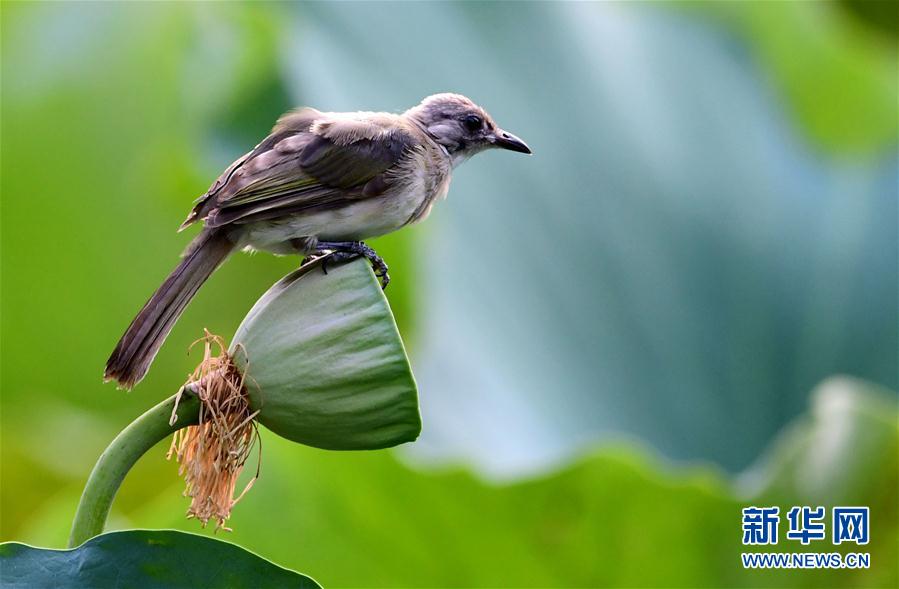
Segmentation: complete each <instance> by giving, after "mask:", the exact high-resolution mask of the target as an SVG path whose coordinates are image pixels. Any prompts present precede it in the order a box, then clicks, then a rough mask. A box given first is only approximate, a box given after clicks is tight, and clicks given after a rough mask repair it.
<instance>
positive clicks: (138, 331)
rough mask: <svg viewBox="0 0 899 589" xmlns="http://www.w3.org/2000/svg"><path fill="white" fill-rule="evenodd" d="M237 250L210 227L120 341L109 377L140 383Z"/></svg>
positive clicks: (123, 384)
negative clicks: (199, 294) (212, 278)
mask: <svg viewBox="0 0 899 589" xmlns="http://www.w3.org/2000/svg"><path fill="white" fill-rule="evenodd" d="M233 249H234V244H233V243H232V242H231V241H230V240H229V239H228V238H227V237H226V236H225V235H224V234H223V233H222V232H221V231H218V230H215V229H207V230H204V231H203V232H202V233H200V235H198V236H197V238H196V239H195V240H194V241H193V242H192V243H191V244H190V247H188V249H187V252H186V253H185V255H184V257H183V259H182V260H181V263H180V264H178V267H177V268H175V269H174V270H173V271H172V273H171V274H169V276H168V278H166V279H165V282H163V283H162V286H160V287H159V288H158V289H156V292H155V293H153V296H152V297H150V300H149V301H147V304H145V305H144V307H143V309H141V310H140V313H138V314H137V317H135V318H134V320H133V321H132V322H131V325H129V326H128V330H127V331H125V335H123V336H122V339H120V340H119V343H118V345H116V347H115V350H113V352H112V355H111V356H110V357H109V360H107V361H106V372H105V373H104V379H105V380H107V381H109V380H115V381H118V383H119V385H120V386H121V387H122V388H125V389H130V388H131V387H133V386H134V385H136V384H137V383H138V382H140V380H141V379H142V378H143V377H144V375H145V374H146V373H147V370H149V368H150V364H151V363H152V362H153V359H154V358H155V357H156V353H157V352H158V351H159V348H160V346H162V342H164V341H165V338H166V337H167V336H168V334H169V332H170V331H171V330H172V327H173V326H174V325H175V322H176V321H177V320H178V317H180V316H181V313H183V312H184V309H185V308H186V307H187V304H188V303H190V301H191V299H193V297H194V295H195V294H196V293H197V290H199V288H200V286H202V285H203V283H204V282H206V279H207V278H209V277H210V276H211V275H212V273H213V272H215V270H216V268H218V267H219V266H220V265H221V263H222V262H224V261H225V259H226V258H227V257H228V254H230V253H231V251H232V250H233Z"/></svg>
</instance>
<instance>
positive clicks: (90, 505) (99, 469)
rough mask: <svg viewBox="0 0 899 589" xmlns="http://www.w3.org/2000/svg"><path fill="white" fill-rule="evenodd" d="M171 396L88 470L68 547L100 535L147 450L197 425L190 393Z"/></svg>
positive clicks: (127, 430)
mask: <svg viewBox="0 0 899 589" xmlns="http://www.w3.org/2000/svg"><path fill="white" fill-rule="evenodd" d="M178 397H179V395H174V396H172V397H170V398H168V399H166V400H165V401H163V402H162V403H160V404H158V405H156V406H155V407H153V408H152V409H150V410H149V411H147V412H146V413H144V414H143V415H141V416H140V417H138V418H137V419H135V420H134V421H133V422H131V425H129V426H128V427H126V428H125V429H124V430H122V432H121V433H120V434H119V435H118V436H116V438H115V439H114V440H113V441H112V443H111V444H110V445H109V447H108V448H106V450H105V451H104V452H103V454H102V455H101V456H100V459H99V460H98V461H97V464H96V465H95V466H94V469H93V470H92V471H91V474H90V476H89V477H88V479H87V484H86V485H85V487H84V492H83V493H82V494H81V501H80V502H79V503H78V510H77V511H76V512H75V520H74V521H73V522H72V533H71V534H70V536H69V548H75V547H76V546H80V545H81V544H83V543H84V542H86V541H87V540H90V539H91V538H93V537H94V536H98V535H100V534H102V533H103V528H104V527H105V526H106V518H107V517H108V516H109V509H110V507H111V506H112V501H113V499H115V496H116V493H117V492H118V490H119V487H120V486H121V485H122V481H123V480H124V479H125V475H126V474H128V471H129V470H131V468H132V467H133V466H134V464H135V463H136V462H137V461H138V459H139V458H140V457H141V456H143V455H144V454H145V453H146V452H147V451H148V450H149V449H150V448H152V447H153V446H155V445H156V444H157V443H159V442H161V441H162V440H164V439H165V438H166V437H167V436H170V435H172V434H173V433H174V432H176V431H177V430H179V429H181V428H183V427H187V426H189V425H195V424H197V423H198V422H199V413H200V401H199V400H198V399H197V397H196V396H195V395H193V394H182V395H180V400H177V407H178V410H177V417H175V419H174V420H173V421H171V423H170V420H171V418H173V417H174V416H173V414H172V412H173V410H174V409H175V405H176V399H178Z"/></svg>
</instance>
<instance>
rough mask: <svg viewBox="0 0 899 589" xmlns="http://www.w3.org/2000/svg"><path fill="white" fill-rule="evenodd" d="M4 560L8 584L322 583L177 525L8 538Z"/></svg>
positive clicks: (306, 587)
mask: <svg viewBox="0 0 899 589" xmlns="http://www.w3.org/2000/svg"><path fill="white" fill-rule="evenodd" d="M0 564H2V568H3V587H4V588H9V589H13V588H23V589H24V588H28V589H34V588H36V587H67V588H69V589H76V588H82V587H84V588H93V587H154V588H166V589H174V588H180V587H184V588H193V587H229V588H231V589H239V588H241V587H262V586H264V587H285V588H286V587H290V588H297V589H313V588H318V587H319V585H318V583H316V582H315V581H313V580H312V579H311V578H309V577H307V576H305V575H301V574H299V573H296V572H294V571H291V570H289V569H285V568H282V567H279V566H278V565H276V564H274V563H272V562H269V561H267V560H265V559H264V558H262V557H260V556H257V555H255V554H253V553H252V552H249V551H247V550H244V549H243V548H241V547H240V546H237V545H236V544H231V543H230V542H223V541H221V540H215V539H213V538H207V537H204V536H198V535H196V534H188V533H185V532H176V531H174V530H126V531H123V532H110V533H108V534H102V535H100V536H96V537H94V538H92V539H90V540H88V541H87V542H85V543H84V544H82V545H81V546H79V547H78V548H73V549H71V550H51V549H49V548H35V547H33V546H28V545H26V544H21V543H18V542H7V543H4V544H0Z"/></svg>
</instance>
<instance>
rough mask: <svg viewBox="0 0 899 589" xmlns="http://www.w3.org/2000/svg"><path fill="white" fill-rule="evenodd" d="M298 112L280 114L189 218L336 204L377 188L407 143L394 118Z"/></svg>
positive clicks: (220, 218) (247, 217)
mask: <svg viewBox="0 0 899 589" xmlns="http://www.w3.org/2000/svg"><path fill="white" fill-rule="evenodd" d="M305 112H306V111H299V112H298V113H293V115H292V116H293V117H294V118H293V119H291V120H289V121H288V122H287V123H284V121H285V119H287V118H288V117H282V119H281V120H280V121H279V123H278V125H276V127H275V129H274V131H273V133H272V135H270V136H269V137H268V138H266V139H265V140H264V141H263V142H262V143H260V144H259V146H257V148H256V149H254V150H253V151H252V152H250V153H249V154H247V156H245V157H244V158H242V159H241V160H238V162H236V163H235V164H233V165H232V169H229V170H226V172H225V173H224V174H223V175H222V178H221V179H220V180H221V181H220V182H219V181H217V183H216V184H218V186H216V184H213V187H212V189H210V192H209V193H207V195H206V196H205V198H204V199H203V201H202V202H201V203H199V204H198V205H197V207H196V208H195V213H196V218H205V219H206V225H207V226H211V227H217V226H221V225H225V224H228V223H247V222H252V221H256V220H261V219H270V218H277V217H279V216H281V215H284V214H293V213H298V212H302V211H309V210H316V209H318V210H321V209H329V208H339V207H341V206H345V205H346V204H349V203H350V202H352V201H354V200H358V199H361V198H369V197H371V196H375V195H377V194H380V193H382V192H383V191H384V190H385V189H386V187H387V186H388V185H389V181H390V179H389V178H388V174H387V172H388V171H389V170H390V169H391V168H393V167H394V166H395V165H396V164H397V162H399V161H400V160H401V159H402V157H403V155H404V154H405V153H406V152H407V150H409V149H410V148H411V147H413V143H414V140H413V137H412V136H411V134H410V133H409V132H408V131H407V130H406V129H405V128H404V127H403V126H401V125H396V124H395V120H393V119H389V118H379V117H377V116H375V117H373V118H360V119H357V120H353V119H345V118H334V116H333V115H331V116H329V115H326V114H322V113H318V112H317V111H313V113H314V114H309V115H308V116H306V117H305V118H304V117H303V116H302V115H303V113H305ZM288 116H290V115H288Z"/></svg>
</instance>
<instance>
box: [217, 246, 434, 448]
mask: <svg viewBox="0 0 899 589" xmlns="http://www.w3.org/2000/svg"><path fill="white" fill-rule="evenodd" d="M231 353H232V355H233V356H234V358H235V361H236V362H237V364H238V366H239V367H240V368H241V369H242V370H243V371H244V373H245V374H246V375H247V380H246V382H247V386H248V389H249V392H250V398H251V405H252V406H253V408H254V409H260V414H259V417H258V419H259V422H260V423H262V424H263V425H265V426H266V427H267V428H269V429H270V430H272V431H273V432H275V433H277V434H279V435H281V436H283V437H285V438H287V439H290V440H293V441H296V442H300V443H303V444H307V445H309V446H315V447H317V448H326V449H331V450H373V449H377V448H387V447H390V446H395V445H397V444H401V443H403V442H409V441H412V440H414V439H415V438H417V437H418V434H419V432H420V431H421V418H420V416H419V412H418V393H417V388H416V385H415V380H414V378H413V376H412V370H411V368H410V367H409V359H408V358H407V356H406V351H405V349H404V348H403V342H402V340H401V339H400V335H399V332H398V331H397V328H396V322H395V321H394V319H393V315H392V314H391V312H390V307H389V305H388V304H387V299H386V298H385V297H384V294H383V292H382V290H381V287H380V284H379V282H378V280H377V279H376V278H375V276H374V273H373V272H372V270H371V267H370V266H369V264H368V263H367V262H366V261H364V260H355V261H353V262H351V263H348V264H334V263H331V264H329V265H328V267H327V273H325V272H323V271H322V261H321V260H319V261H317V262H315V263H312V264H308V265H307V266H304V267H303V268H301V269H300V270H297V271H296V272H294V273H292V274H290V275H288V276H287V277H285V278H284V279H282V280H281V281H280V282H278V283H277V284H275V285H274V286H273V287H272V288H271V289H269V291H268V292H266V293H265V294H264V295H263V296H262V298H260V299H259V301H258V302H257V303H256V305H255V306H254V307H253V308H252V309H251V310H250V312H249V314H248V315H247V316H246V318H245V319H244V321H243V323H242V324H241V325H240V327H239V328H238V329H237V333H236V334H235V336H234V339H233V341H232V344H231Z"/></svg>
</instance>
